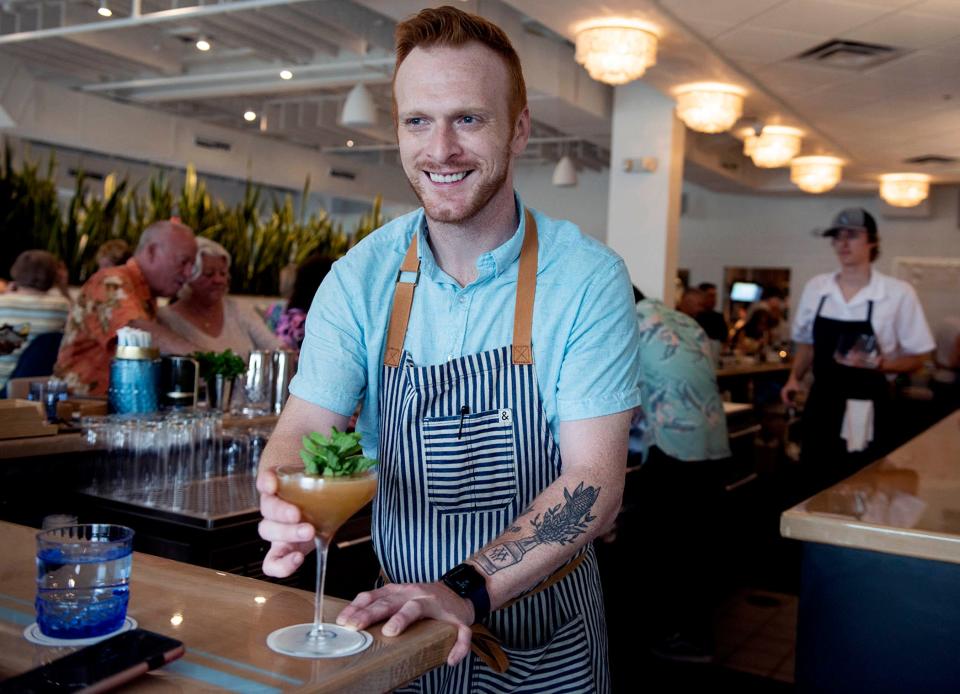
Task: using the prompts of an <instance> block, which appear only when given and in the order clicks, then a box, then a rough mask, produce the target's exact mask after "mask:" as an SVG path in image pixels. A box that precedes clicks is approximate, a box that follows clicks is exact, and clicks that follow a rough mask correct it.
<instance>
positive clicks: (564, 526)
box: [475, 482, 600, 575]
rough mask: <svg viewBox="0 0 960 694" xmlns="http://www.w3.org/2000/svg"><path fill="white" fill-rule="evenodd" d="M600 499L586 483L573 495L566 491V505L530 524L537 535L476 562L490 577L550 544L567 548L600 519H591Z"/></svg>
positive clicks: (494, 550)
mask: <svg viewBox="0 0 960 694" xmlns="http://www.w3.org/2000/svg"><path fill="white" fill-rule="evenodd" d="M598 496H600V488H599V487H587V488H586V489H584V487H583V482H581V483H580V484H579V485H577V488H576V489H574V490H573V492H572V493H571V492H570V490H568V489H566V488H564V490H563V498H564V502H563V504H557V505H556V506H554V507H553V508H549V509H547V510H546V512H544V514H543V517H542V518H541V517H540V514H539V513H538V514H537V515H536V517H535V518H534V519H533V520H531V521H530V525H532V526H533V529H534V530H533V535H531V536H530V537H523V538H520V539H519V540H507V541H506V542H501V543H500V544H497V545H494V546H493V547H489V548H487V549H485V550H483V551H482V552H480V554H478V555H477V556H476V558H475V561H476V562H477V564H479V565H480V567H481V568H482V569H483V570H484V571H485V572H486V573H487V575H492V574H495V573H496V572H497V571H500V570H501V569H505V568H507V567H508V566H513V565H514V564H516V563H517V562H519V561H520V560H521V559H522V558H523V555H524V554H526V553H527V552H529V551H530V550H531V549H533V548H534V547H537V546H539V545H548V544H556V545H566V544H569V543H571V542H573V541H574V540H575V539H576V538H577V536H579V535H582V534H583V533H585V532H586V531H587V524H588V523H590V522H591V521H594V520H596V516H591V515H590V511H591V509H593V505H594V503H596V501H597V497H598ZM511 530H515V531H516V530H519V528H518V527H517V526H513V527H512V528H511Z"/></svg>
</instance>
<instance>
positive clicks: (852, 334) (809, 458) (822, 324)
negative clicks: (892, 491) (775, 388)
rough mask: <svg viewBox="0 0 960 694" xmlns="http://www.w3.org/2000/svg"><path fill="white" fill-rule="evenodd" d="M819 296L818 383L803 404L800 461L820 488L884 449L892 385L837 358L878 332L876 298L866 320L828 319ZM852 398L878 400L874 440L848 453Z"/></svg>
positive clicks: (876, 373)
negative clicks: (846, 426) (846, 423)
mask: <svg viewBox="0 0 960 694" xmlns="http://www.w3.org/2000/svg"><path fill="white" fill-rule="evenodd" d="M826 299H827V296H826V295H824V296H822V297H821V298H820V304H819V305H818V306H817V313H816V317H815V318H814V321H813V387H812V388H811V389H810V396H809V397H808V398H807V402H806V405H805V406H804V409H803V442H802V446H803V447H802V449H801V462H802V464H803V465H804V467H805V468H806V470H807V472H808V473H809V475H810V482H811V484H812V485H813V486H814V487H816V488H817V489H816V490H817V491H819V489H823V488H824V487H828V486H830V485H832V484H834V483H835V482H837V481H839V480H841V479H843V478H844V477H847V476H849V475H851V474H853V473H854V472H856V471H857V470H859V469H860V468H861V467H863V466H864V465H866V464H867V463H871V462H873V461H874V460H875V459H876V458H878V457H879V456H880V455H881V454H882V452H883V445H882V439H883V432H884V424H885V415H886V412H887V410H888V400H889V397H890V388H889V385H888V383H887V379H886V377H885V376H884V374H883V373H882V372H881V371H879V370H878V369H868V368H857V367H853V366H844V365H843V364H839V363H838V362H837V361H836V359H835V354H836V353H837V351H838V350H839V351H841V352H845V351H846V349H845V347H846V348H848V347H849V346H851V345H853V344H854V343H855V342H856V341H857V339H858V338H860V337H876V335H875V333H874V331H873V325H872V323H871V318H872V317H873V301H872V300H871V301H868V302H867V315H866V318H864V319H863V320H837V319H835V318H826V317H825V316H822V315H821V314H820V312H821V311H822V310H823V304H824V302H825V301H826ZM847 400H870V401H872V402H873V410H874V411H873V417H874V424H873V440H872V441H871V442H870V443H869V445H868V446H867V447H866V448H865V449H864V450H862V451H857V452H848V451H847V442H846V440H845V439H843V438H842V437H841V436H840V433H841V428H842V426H843V417H844V413H845V412H846V408H847Z"/></svg>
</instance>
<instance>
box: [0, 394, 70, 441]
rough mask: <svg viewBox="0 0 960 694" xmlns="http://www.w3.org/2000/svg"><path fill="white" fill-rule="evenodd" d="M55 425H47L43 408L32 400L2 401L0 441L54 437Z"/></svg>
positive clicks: (0, 404)
mask: <svg viewBox="0 0 960 694" xmlns="http://www.w3.org/2000/svg"><path fill="white" fill-rule="evenodd" d="M57 430H58V428H57V426H56V425H55V424H47V422H46V419H45V417H44V413H43V406H42V405H41V404H40V403H39V402H33V401H32V400H0V439H19V438H24V437H28V436H52V435H54V434H56V433H57Z"/></svg>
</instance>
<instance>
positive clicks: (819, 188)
mask: <svg viewBox="0 0 960 694" xmlns="http://www.w3.org/2000/svg"><path fill="white" fill-rule="evenodd" d="M842 171H843V160H842V159H839V158H837V157H827V156H810V157H796V158H794V160H793V161H791V162H790V181H791V182H792V183H794V184H796V186H797V187H798V188H799V189H800V190H802V191H804V192H805V193H825V192H827V191H828V190H832V189H834V188H836V187H837V184H838V183H840V177H841V173H842Z"/></svg>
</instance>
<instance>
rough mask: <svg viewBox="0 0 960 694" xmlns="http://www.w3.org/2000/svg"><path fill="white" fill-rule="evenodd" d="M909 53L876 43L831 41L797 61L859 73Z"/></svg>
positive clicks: (813, 49)
mask: <svg viewBox="0 0 960 694" xmlns="http://www.w3.org/2000/svg"><path fill="white" fill-rule="evenodd" d="M907 53H909V51H908V50H906V49H904V48H894V47H893V46H881V45H879V44H875V43H860V42H859V41H844V40H842V39H831V40H830V41H827V42H826V43H821V44H820V45H819V46H816V47H814V48H811V49H810V50H808V51H805V52H804V53H801V54H800V55H798V56H797V57H796V58H795V60H799V61H801V62H804V63H813V64H815V65H820V66H822V67H833V68H839V69H841V70H853V71H855V72H859V71H861V70H868V69H870V68H872V67H875V66H877V65H880V64H881V63H886V62H889V61H891V60H894V59H896V58H899V57H901V56H903V55H906V54H907Z"/></svg>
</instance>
